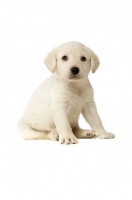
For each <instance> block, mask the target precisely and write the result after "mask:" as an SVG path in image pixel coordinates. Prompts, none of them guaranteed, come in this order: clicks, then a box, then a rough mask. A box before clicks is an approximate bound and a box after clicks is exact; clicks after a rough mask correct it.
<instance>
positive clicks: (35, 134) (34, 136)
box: [17, 119, 48, 140]
mask: <svg viewBox="0 0 132 200" xmlns="http://www.w3.org/2000/svg"><path fill="white" fill-rule="evenodd" d="M17 130H18V132H19V133H20V135H21V137H22V138H23V139H24V140H42V139H48V133H47V132H41V131H37V130H34V129H32V128H31V127H30V126H29V125H28V124H26V123H25V122H24V121H23V120H22V119H21V120H20V121H19V122H18V124H17Z"/></svg>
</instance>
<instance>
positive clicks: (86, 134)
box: [73, 125, 96, 139]
mask: <svg viewBox="0 0 132 200" xmlns="http://www.w3.org/2000/svg"><path fill="white" fill-rule="evenodd" d="M73 133H74V135H75V136H76V137H77V138H87V139H91V138H95V137H96V135H95V133H94V132H93V131H92V130H89V129H87V130H83V129H81V128H80V127H79V125H77V126H76V128H74V129H73Z"/></svg>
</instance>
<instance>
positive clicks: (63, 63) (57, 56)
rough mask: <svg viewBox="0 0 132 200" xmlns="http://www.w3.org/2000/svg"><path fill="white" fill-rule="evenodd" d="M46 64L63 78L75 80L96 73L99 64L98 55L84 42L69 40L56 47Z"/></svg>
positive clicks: (47, 58)
mask: <svg viewBox="0 0 132 200" xmlns="http://www.w3.org/2000/svg"><path fill="white" fill-rule="evenodd" d="M45 64H46V66H47V67H48V68H49V69H50V70H51V71H52V72H55V73H57V74H58V75H59V76H61V78H63V79H65V80H67V81H70V82H75V81H79V80H81V79H82V78H84V77H87V76H88V74H89V72H90V69H92V72H93V73H94V72H95V71H96V69H97V67H98V66H99V60H98V57H97V56H96V55H95V54H94V53H93V52H92V50H90V49H89V48H87V47H85V46H84V45H83V44H81V43H78V42H68V43H65V44H63V45H61V46H59V47H57V48H55V49H54V50H53V51H52V52H51V53H50V54H48V56H47V57H46V59H45Z"/></svg>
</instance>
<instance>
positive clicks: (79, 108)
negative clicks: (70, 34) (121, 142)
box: [18, 42, 114, 144]
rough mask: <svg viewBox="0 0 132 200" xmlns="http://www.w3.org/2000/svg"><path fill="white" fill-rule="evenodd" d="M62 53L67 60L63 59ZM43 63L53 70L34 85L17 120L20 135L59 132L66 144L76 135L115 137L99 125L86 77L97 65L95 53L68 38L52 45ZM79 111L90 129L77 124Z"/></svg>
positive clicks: (55, 136) (51, 136)
mask: <svg viewBox="0 0 132 200" xmlns="http://www.w3.org/2000/svg"><path fill="white" fill-rule="evenodd" d="M64 55H66V56H67V57H68V60H63V59H62V57H63V56H64ZM84 56H85V58H86V60H85V61H84ZM82 58H83V59H82ZM80 59H81V60H80ZM45 64H46V65H47V67H48V68H49V69H50V70H51V71H52V72H53V74H52V75H51V77H50V78H48V79H46V80H45V81H44V82H43V83H42V84H41V85H40V86H39V87H38V88H37V89H36V91H35V92H34V93H33V94H32V96H31V98H30V100H29V102H28V105H27V107H26V109H25V112H24V115H23V117H22V119H21V120H20V121H19V123H18V129H19V132H20V133H21V135H22V137H23V138H24V139H46V138H47V139H52V140H56V139H58V136H59V141H60V143H66V144H67V143H77V137H78V138H92V137H95V135H96V136H98V137H100V138H112V137H114V135H113V134H112V133H107V132H106V131H105V130H104V128H103V126H102V123H101V120H100V118H99V116H98V113H97V109H96V106H95V103H94V97H93V89H92V86H91V84H90V82H89V80H88V78H87V76H88V74H89V72H90V69H92V71H93V72H94V71H96V69H97V67H98V65H99V60H98V58H97V56H96V55H95V54H94V53H93V52H92V51H91V50H90V49H88V48H87V47H85V46H84V45H82V44H80V43H77V42H70V43H66V44H64V45H62V46H60V47H59V48H56V49H54V50H53V51H52V52H51V53H50V54H49V55H48V56H47V58H46V59H45ZM80 113H82V114H83V116H84V118H85V119H86V121H87V122H88V123H89V124H90V126H91V128H92V129H93V131H90V130H82V129H80V128H79V125H78V118H79V115H80Z"/></svg>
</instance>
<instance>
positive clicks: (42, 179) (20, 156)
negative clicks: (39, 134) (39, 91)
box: [0, 0, 132, 200]
mask: <svg viewBox="0 0 132 200" xmlns="http://www.w3.org/2000/svg"><path fill="white" fill-rule="evenodd" d="M71 40H75V41H80V42H82V43H84V44H85V45H87V46H89V47H90V48H92V49H93V50H94V51H95V53H96V54H97V55H98V56H99V58H100V63H101V64H100V67H99V69H98V70H97V72H96V73H95V74H92V73H91V74H90V80H91V83H92V85H93V88H94V91H95V101H96V104H97V108H98V111H99V114H100V116H101V119H102V121H103V124H104V126H105V129H107V130H108V131H111V132H113V133H114V134H115V135H116V138H115V139H114V140H99V139H93V140H79V143H78V144H77V145H60V144H59V143H58V142H53V141H48V140H44V141H23V140H22V139H21V138H20V136H19V134H18V133H17V130H16V124H17V121H18V120H19V119H20V118H21V116H22V114H23V111H24V108H25V106H26V103H27V101H28V99H29V97H30V95H31V94H32V92H33V91H34V89H35V88H36V87H37V86H38V85H39V84H40V83H41V82H42V81H43V80H44V79H45V78H46V77H48V76H50V74H51V73H50V71H48V69H47V68H46V67H45V66H44V63H43V60H44V58H45V56H46V55H47V53H48V52H49V51H51V50H52V48H54V47H55V46H58V45H60V44H61V43H64V42H67V41H71ZM131 68H132V5H131V1H130V0H111V1H110V0H80V1H78V0H67V1H65V0H64V1H61V0H58V1H57V0H55V1H53V0H48V1H46V0H22V1H20V0H11V1H9V0H8V1H6V0H1V1H0V163H1V164H0V199H2V200H4V199H6V200H7V199H14V200H19V199H24V200H29V199H33V200H62V199H63V200H73V199H76V200H80V199H83V200H88V199H90V200H93V199H94V200H97V199H100V200H106V199H107V200H117V199H120V200H130V199H132V162H131V160H132V145H131V144H132V125H131V124H132V118H131V113H132V104H131V102H132V95H131V93H132V91H131V87H132V79H131V76H132V70H131ZM79 122H80V125H81V127H82V128H87V127H88V125H87V124H86V122H85V121H84V120H83V119H82V117H81V118H80V121H79Z"/></svg>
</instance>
